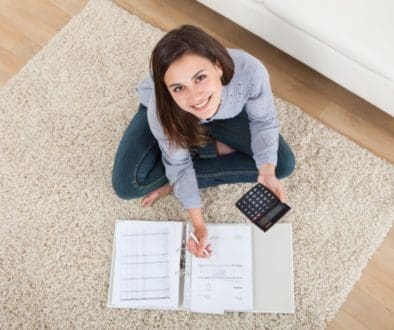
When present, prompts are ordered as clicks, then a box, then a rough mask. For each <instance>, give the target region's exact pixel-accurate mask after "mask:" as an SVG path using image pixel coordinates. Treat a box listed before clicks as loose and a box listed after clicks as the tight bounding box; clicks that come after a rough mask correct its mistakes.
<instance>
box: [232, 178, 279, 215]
mask: <svg viewBox="0 0 394 330" xmlns="http://www.w3.org/2000/svg"><path fill="white" fill-rule="evenodd" d="M277 202H278V198H277V197H276V196H275V195H274V194H273V193H272V192H271V191H269V190H268V189H267V188H265V187H264V186H263V185H262V184H258V185H256V186H254V187H253V188H252V189H251V190H249V191H248V192H247V193H246V194H245V195H244V196H243V197H242V198H241V199H240V200H239V201H238V202H237V206H238V207H239V208H240V209H241V210H242V212H243V213H244V214H245V215H246V216H247V217H248V218H249V219H250V220H252V221H257V220H258V219H260V218H261V217H262V216H263V215H264V214H266V213H267V212H269V211H270V210H271V209H272V208H273V207H274V206H275V205H276V204H277Z"/></svg>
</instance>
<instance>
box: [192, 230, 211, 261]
mask: <svg viewBox="0 0 394 330" xmlns="http://www.w3.org/2000/svg"><path fill="white" fill-rule="evenodd" d="M190 237H191V238H192V240H193V241H195V242H196V243H197V244H200V242H199V241H198V239H197V237H196V236H195V235H194V233H193V232H190ZM202 252H204V253H205V254H206V255H207V256H208V259H209V260H211V257H210V255H209V253H208V251H207V250H206V249H205V248H204V250H202Z"/></svg>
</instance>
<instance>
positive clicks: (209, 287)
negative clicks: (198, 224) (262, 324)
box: [191, 224, 253, 313]
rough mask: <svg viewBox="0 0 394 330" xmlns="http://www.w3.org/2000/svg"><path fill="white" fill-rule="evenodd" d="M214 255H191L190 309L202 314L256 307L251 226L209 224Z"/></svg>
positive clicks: (247, 309) (209, 235)
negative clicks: (254, 300)
mask: <svg viewBox="0 0 394 330" xmlns="http://www.w3.org/2000/svg"><path fill="white" fill-rule="evenodd" d="M207 228H208V237H209V239H208V242H209V243H211V244H212V250H213V253H212V258H211V260H209V259H207V258H196V257H194V256H192V269H191V310H192V311H193V312H203V313H223V312H224V311H251V310H253V278H252V275H253V273H252V235H251V226H250V225H242V224H225V225H222V224H220V225H219V224H214V225H207Z"/></svg>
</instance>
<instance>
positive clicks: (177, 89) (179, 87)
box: [172, 86, 182, 93]
mask: <svg viewBox="0 0 394 330" xmlns="http://www.w3.org/2000/svg"><path fill="white" fill-rule="evenodd" d="M181 90H182V86H178V87H175V88H174V89H173V90H172V91H173V92H174V93H177V92H180V91H181Z"/></svg>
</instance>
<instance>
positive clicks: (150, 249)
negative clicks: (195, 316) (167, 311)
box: [111, 221, 182, 308]
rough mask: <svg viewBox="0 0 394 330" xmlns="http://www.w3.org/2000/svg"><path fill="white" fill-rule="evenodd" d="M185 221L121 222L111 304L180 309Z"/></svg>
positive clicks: (117, 237)
mask: <svg viewBox="0 0 394 330" xmlns="http://www.w3.org/2000/svg"><path fill="white" fill-rule="evenodd" d="M181 240H182V224H181V223H177V222H168V221H163V222H161V221H160V222H156V221H118V222H117V224H116V227H115V235H114V244H115V256H114V258H115V260H114V262H113V270H112V271H113V274H112V302H111V305H112V306H111V307H132V308H154V307H163V308H177V307H178V300H179V296H178V292H179V262H180V247H181Z"/></svg>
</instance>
